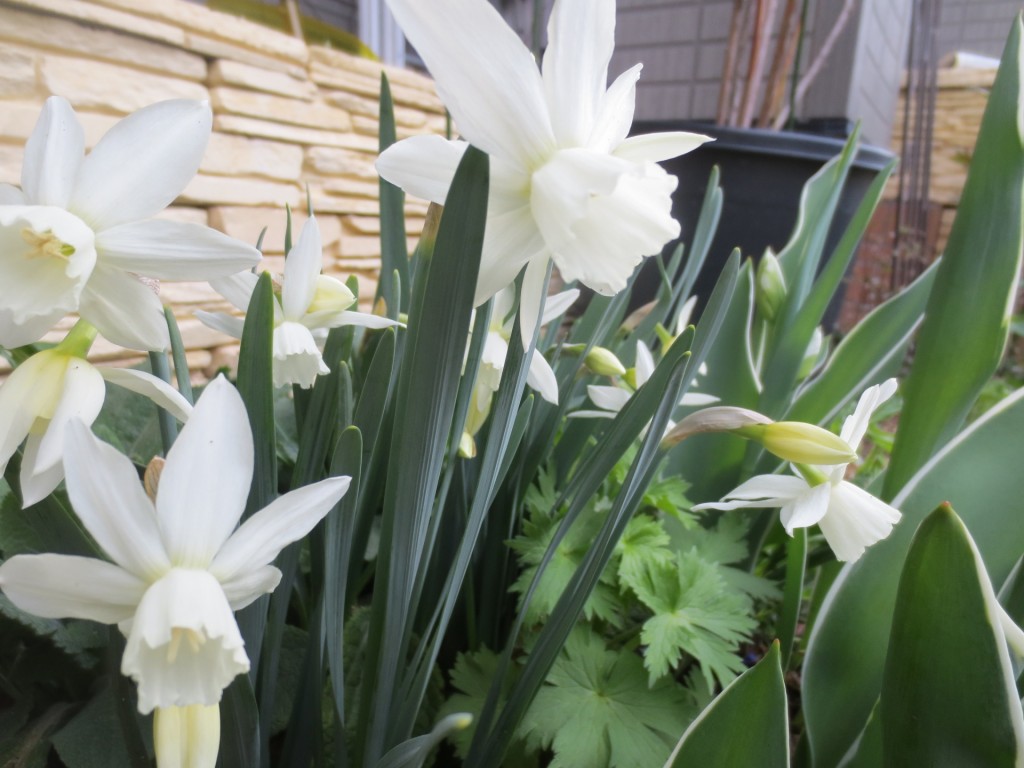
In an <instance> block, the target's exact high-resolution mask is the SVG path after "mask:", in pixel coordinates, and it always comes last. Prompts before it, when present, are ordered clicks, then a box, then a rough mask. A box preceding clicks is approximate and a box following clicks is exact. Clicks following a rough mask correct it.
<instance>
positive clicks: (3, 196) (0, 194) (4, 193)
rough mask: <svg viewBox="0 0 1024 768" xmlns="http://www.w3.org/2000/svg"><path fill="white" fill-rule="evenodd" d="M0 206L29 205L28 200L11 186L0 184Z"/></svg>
mask: <svg viewBox="0 0 1024 768" xmlns="http://www.w3.org/2000/svg"><path fill="white" fill-rule="evenodd" d="M0 205H29V199H28V196H27V195H26V194H25V193H24V192H22V191H21V190H20V189H18V188H17V187H16V186H14V185H13V184H0Z"/></svg>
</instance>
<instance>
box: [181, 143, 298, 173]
mask: <svg viewBox="0 0 1024 768" xmlns="http://www.w3.org/2000/svg"><path fill="white" fill-rule="evenodd" d="M199 170H200V171H202V172H204V173H212V174H216V175H220V176H261V177H264V178H268V179H280V180H283V181H296V180H297V179H298V178H299V175H300V174H301V173H302V148H301V147H297V146H295V145H294V144H282V143H280V142H276V141H263V140H260V139H247V138H245V137H244V136H238V135H236V134H230V133H214V134H212V135H211V136H210V143H209V145H207V147H206V154H205V155H203V163H202V165H201V166H200V167H199Z"/></svg>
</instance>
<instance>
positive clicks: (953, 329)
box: [883, 16, 1024, 498]
mask: <svg viewBox="0 0 1024 768" xmlns="http://www.w3.org/2000/svg"><path fill="white" fill-rule="evenodd" d="M1021 35H1022V22H1021V18H1020V17H1019V16H1018V17H1017V19H1016V20H1015V21H1014V22H1013V27H1012V29H1011V31H1010V37H1009V39H1008V40H1007V43H1006V48H1005V50H1004V52H1003V59H1002V63H1001V64H1000V67H999V72H998V73H997V75H996V81H995V84H994V85H993V86H992V91H991V93H990V94H989V97H988V106H987V107H986V109H985V115H984V117H983V118H982V123H981V131H980V132H979V134H978V141H977V143H976V145H975V150H974V156H973V158H972V160H971V166H970V170H969V171H968V174H967V182H966V183H965V185H964V191H963V195H962V196H961V198H960V205H959V207H958V209H957V215H956V220H955V221H954V222H953V229H952V231H951V232H950V234H949V242H948V244H947V246H946V253H945V255H944V256H943V258H942V261H941V263H940V264H939V272H938V275H937V276H936V278H935V287H934V288H933V289H932V292H931V295H930V296H929V298H928V308H927V310H926V311H925V321H924V323H923V324H922V326H921V331H920V333H919V334H918V339H917V349H916V351H915V353H914V364H913V366H912V367H911V369H910V375H909V376H908V377H907V380H906V382H905V383H904V385H903V399H904V405H903V412H902V414H901V415H900V429H899V431H898V432H897V434H896V443H895V446H894V447H893V453H892V460H891V462H890V464H889V471H888V472H887V473H886V477H885V488H884V492H883V496H884V497H885V498H891V497H892V496H894V495H895V494H896V493H897V492H898V491H899V489H900V488H901V487H903V484H904V483H906V482H907V481H908V480H909V479H910V477H911V476H912V475H913V474H914V473H915V472H916V471H917V470H918V468H920V467H921V465H922V464H924V462H925V461H927V460H928V457H929V456H931V455H932V454H933V453H934V452H935V451H936V450H937V449H939V448H940V447H941V446H942V445H943V444H944V443H946V442H947V441H948V440H950V439H951V438H952V437H953V436H954V435H955V434H956V433H957V430H959V429H960V426H961V425H962V424H963V421H964V419H965V418H966V416H967V413H968V411H969V410H970V408H971V406H972V405H973V404H974V401H975V399H976V398H977V396H978V393H979V392H980V391H981V388H982V387H983V386H984V385H985V382H987V381H988V379H989V377H990V376H991V375H992V374H993V373H994V372H995V370H996V368H997V366H998V365H999V362H1000V360H1001V359H1002V355H1003V349H1004V347H1005V346H1006V339H1007V335H1008V333H1009V326H1010V315H1011V313H1012V312H1013V299H1014V297H1015V296H1016V291H1017V279H1018V277H1019V274H1020V264H1021V250H1022V247H1024V207H1022V203H1024V201H1022V196H1024V137H1022V125H1021V113H1020V110H1021V104H1022V99H1021V87H1022V78H1021V61H1022V51H1021Z"/></svg>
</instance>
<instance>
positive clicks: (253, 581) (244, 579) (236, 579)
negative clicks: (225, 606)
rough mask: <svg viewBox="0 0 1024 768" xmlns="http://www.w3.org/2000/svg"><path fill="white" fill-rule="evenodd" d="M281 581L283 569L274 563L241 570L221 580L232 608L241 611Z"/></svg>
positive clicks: (272, 589)
mask: <svg viewBox="0 0 1024 768" xmlns="http://www.w3.org/2000/svg"><path fill="white" fill-rule="evenodd" d="M280 582H281V571H279V570H278V569H277V568H275V567H274V566H272V565H264V566H263V567H262V568H256V569H254V570H245V571H239V572H238V573H236V574H235V575H234V576H233V577H231V578H230V579H225V580H224V581H221V583H220V585H221V586H222V587H223V588H224V595H225V596H226V597H227V599H228V602H229V603H230V604H231V610H233V611H240V610H242V609H243V608H245V607H246V606H247V605H249V604H250V603H252V602H253V601H254V600H255V599H256V598H258V597H260V596H261V595H266V594H268V593H270V592H273V591H274V590H275V589H276V588H277V585H278V584H279V583H280Z"/></svg>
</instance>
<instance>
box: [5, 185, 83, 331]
mask: <svg viewBox="0 0 1024 768" xmlns="http://www.w3.org/2000/svg"><path fill="white" fill-rule="evenodd" d="M69 251H70V252H69ZM95 264H96V250H95V247H94V243H93V234H92V230H90V229H89V228H88V227H87V226H86V225H85V223H84V222H82V221H81V220H80V219H78V218H77V217H75V216H73V215H71V214H70V213H68V212H67V211H65V210H63V209H61V208H53V207H49V206H14V205H11V206H0V274H2V275H3V279H2V280H0V307H3V309H4V312H5V314H6V313H9V317H10V320H11V322H12V323H14V324H15V326H21V325H23V324H29V323H31V324H34V323H35V322H36V319H37V318H46V320H47V321H49V320H51V319H59V318H60V317H62V316H63V315H64V314H66V313H67V312H71V311H74V310H75V309H77V308H78V304H79V301H80V299H81V295H82V292H83V290H84V288H85V285H86V281H87V280H88V279H89V276H90V273H91V272H92V271H93V269H94V266H95ZM51 324H52V323H51ZM36 340H37V339H32V341H36ZM0 342H3V343H4V346H10V344H9V343H8V342H7V341H5V340H4V339H0Z"/></svg>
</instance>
